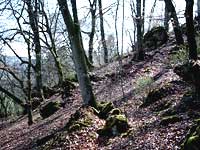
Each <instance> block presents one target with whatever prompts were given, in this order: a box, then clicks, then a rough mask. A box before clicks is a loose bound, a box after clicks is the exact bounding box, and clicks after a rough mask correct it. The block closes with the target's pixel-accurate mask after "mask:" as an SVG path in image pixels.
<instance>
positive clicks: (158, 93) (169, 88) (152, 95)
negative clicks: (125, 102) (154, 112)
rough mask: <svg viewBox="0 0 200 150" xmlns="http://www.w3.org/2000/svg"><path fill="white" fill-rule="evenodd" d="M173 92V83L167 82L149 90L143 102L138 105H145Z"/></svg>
mask: <svg viewBox="0 0 200 150" xmlns="http://www.w3.org/2000/svg"><path fill="white" fill-rule="evenodd" d="M173 92H174V90H173V84H172V83H167V84H166V85H164V86H163V87H161V88H158V89H154V90H152V91H151V92H149V93H148V95H147V97H146V98H145V99H144V102H143V104H142V105H141V106H140V107H147V106H149V105H151V104H153V103H155V102H156V101H158V100H160V99H162V98H164V97H166V96H167V95H169V94H172V93H173Z"/></svg>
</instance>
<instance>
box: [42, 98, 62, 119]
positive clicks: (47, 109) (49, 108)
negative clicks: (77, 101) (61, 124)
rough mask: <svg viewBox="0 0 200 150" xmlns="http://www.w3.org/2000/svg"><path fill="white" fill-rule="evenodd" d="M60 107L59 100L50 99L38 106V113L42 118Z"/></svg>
mask: <svg viewBox="0 0 200 150" xmlns="http://www.w3.org/2000/svg"><path fill="white" fill-rule="evenodd" d="M60 107H61V104H60V101H50V102H48V103H46V104H45V105H43V106H42V107H41V108H40V115H41V116H42V118H47V117H49V116H51V115H53V114H54V113H55V112H56V111H58V110H59V109H60Z"/></svg>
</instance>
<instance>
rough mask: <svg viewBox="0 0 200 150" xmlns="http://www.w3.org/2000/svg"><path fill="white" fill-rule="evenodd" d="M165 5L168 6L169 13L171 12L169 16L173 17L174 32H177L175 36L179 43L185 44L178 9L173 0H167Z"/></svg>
mask: <svg viewBox="0 0 200 150" xmlns="http://www.w3.org/2000/svg"><path fill="white" fill-rule="evenodd" d="M165 6H166V9H167V11H168V13H169V14H170V16H169V17H170V18H172V19H173V22H172V25H173V29H174V34H175V37H176V43H177V45H181V44H184V40H183V36H182V31H181V28H180V25H179V21H178V17H177V15H176V10H175V8H174V5H173V3H172V1H171V0H165Z"/></svg>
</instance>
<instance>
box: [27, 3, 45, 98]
mask: <svg viewBox="0 0 200 150" xmlns="http://www.w3.org/2000/svg"><path fill="white" fill-rule="evenodd" d="M25 2H26V5H27V6H28V10H27V11H28V15H29V22H30V26H31V29H32V31H33V36H34V37H33V41H34V44H35V54H36V57H35V59H36V64H35V74H36V87H37V90H38V93H39V96H40V98H42V99H44V96H43V90H42V73H41V45H40V35H39V29H38V16H37V14H38V12H37V11H38V3H37V0H36V1H35V11H34V10H33V6H32V1H31V0H26V1H25Z"/></svg>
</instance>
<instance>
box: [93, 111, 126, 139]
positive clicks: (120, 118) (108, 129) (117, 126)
mask: <svg viewBox="0 0 200 150" xmlns="http://www.w3.org/2000/svg"><path fill="white" fill-rule="evenodd" d="M128 128H129V125H128V119H127V118H126V116H125V115H111V116H109V117H108V118H107V119H106V124H105V126H104V128H103V129H100V130H98V132H97V133H98V134H100V135H104V136H111V135H113V136H115V135H119V134H121V133H125V132H127V130H128Z"/></svg>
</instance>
